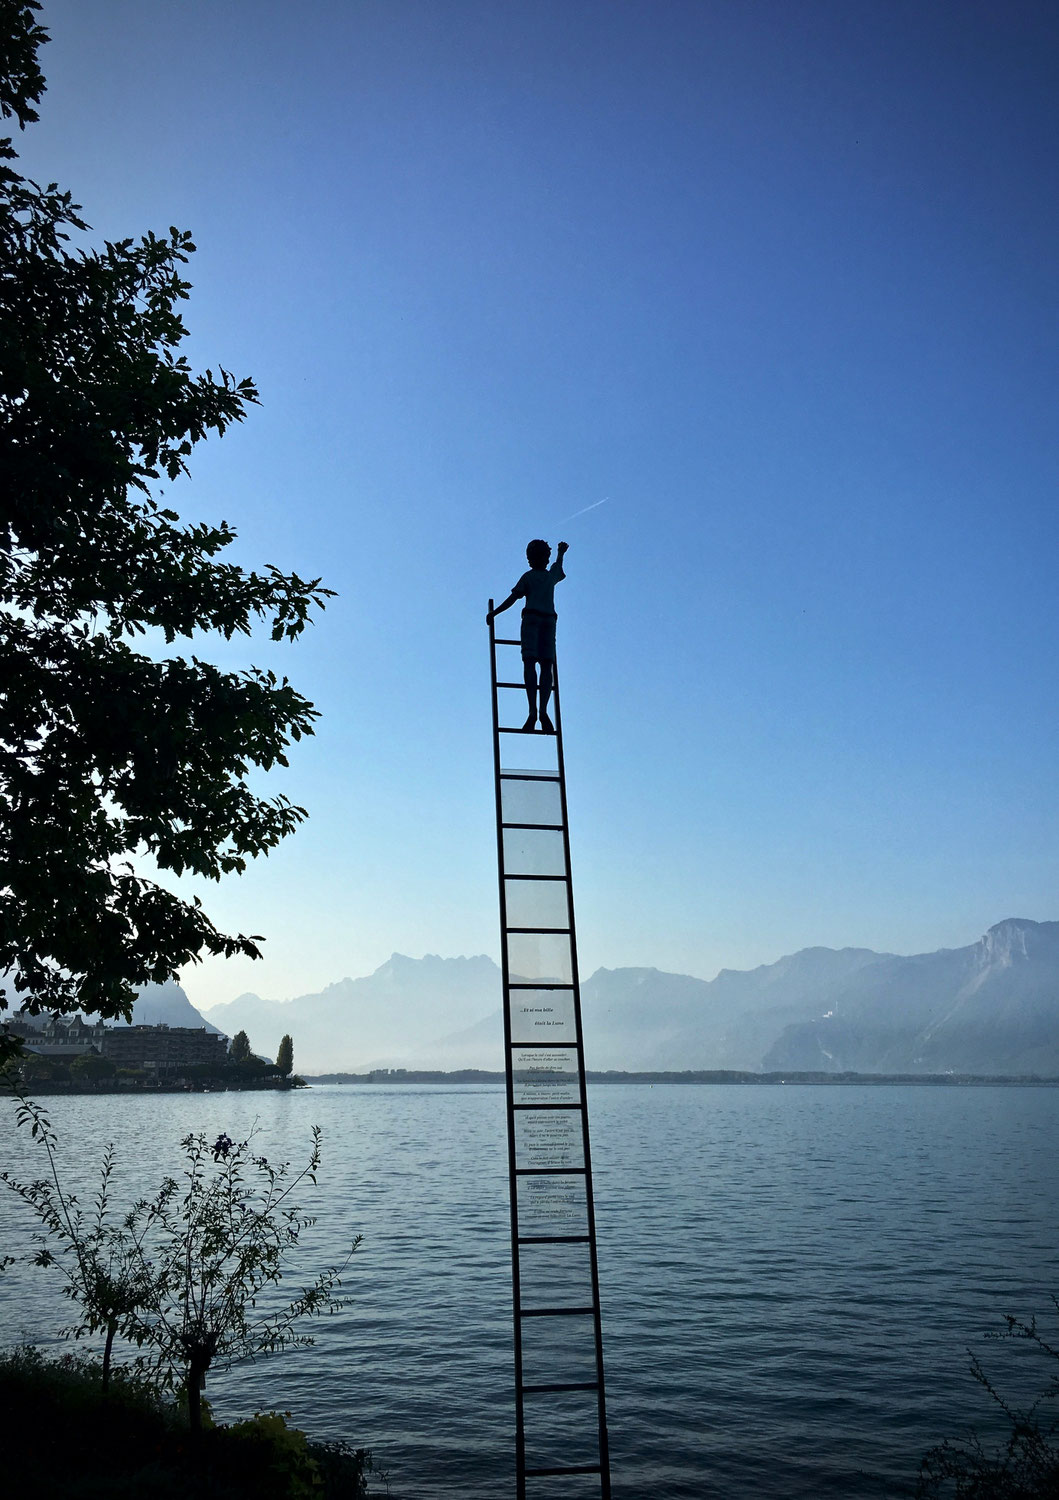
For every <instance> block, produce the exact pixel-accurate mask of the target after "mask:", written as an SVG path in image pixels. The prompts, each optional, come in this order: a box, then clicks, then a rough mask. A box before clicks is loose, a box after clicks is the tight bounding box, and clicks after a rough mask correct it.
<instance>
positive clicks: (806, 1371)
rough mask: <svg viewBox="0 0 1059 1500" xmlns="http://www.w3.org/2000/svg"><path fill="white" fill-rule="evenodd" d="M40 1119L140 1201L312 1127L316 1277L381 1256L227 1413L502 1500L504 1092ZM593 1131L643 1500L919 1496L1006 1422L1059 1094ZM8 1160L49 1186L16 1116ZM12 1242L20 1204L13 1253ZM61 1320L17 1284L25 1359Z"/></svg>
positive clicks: (223, 1382)
mask: <svg viewBox="0 0 1059 1500" xmlns="http://www.w3.org/2000/svg"><path fill="white" fill-rule="evenodd" d="M45 1102H46V1103H47V1104H48V1106H50V1112H51V1116H52V1119H53V1122H54V1123H55V1125H56V1126H57V1128H58V1129H59V1131H60V1136H61V1140H62V1143H63V1148H64V1160H65V1163H66V1167H67V1170H68V1171H69V1173H70V1176H71V1178H73V1177H79V1179H80V1181H81V1182H82V1183H84V1184H87V1183H89V1182H90V1180H91V1174H90V1171H89V1167H90V1166H91V1164H92V1163H93V1162H94V1161H95V1160H96V1159H97V1158H98V1155H99V1153H100V1151H101V1149H102V1147H103V1145H104V1144H105V1143H106V1142H107V1141H108V1140H111V1139H113V1140H114V1141H115V1143H116V1144H117V1146H118V1157H119V1162H120V1168H121V1175H120V1182H119V1187H118V1190H117V1193H116V1199H117V1200H119V1201H124V1200H125V1198H126V1197H127V1198H128V1199H129V1200H131V1199H132V1198H134V1197H135V1196H136V1195H137V1194H138V1193H140V1192H143V1191H145V1190H149V1189H150V1188H151V1187H153V1186H154V1185H155V1184H156V1183H157V1181H158V1180H159V1179H160V1178H161V1177H162V1176H163V1175H164V1173H165V1172H167V1171H172V1170H173V1169H174V1167H175V1165H176V1163H177V1155H178V1153H177V1151H176V1144H177V1142H178V1140H179V1138H180V1136H181V1135H182V1134H184V1133H186V1132H187V1131H188V1130H198V1129H202V1130H204V1131H206V1132H208V1133H211V1134H217V1133H219V1132H220V1131H222V1130H226V1131H227V1132H228V1133H229V1134H230V1135H232V1136H235V1137H240V1136H241V1135H243V1134H245V1132H246V1131H247V1130H248V1129H249V1127H250V1125H251V1124H252V1122H253V1121H254V1119H255V1118H256V1119H257V1121H258V1124H259V1127H260V1130H261V1149H262V1150H263V1151H265V1152H266V1153H267V1154H269V1155H274V1154H278V1153H279V1152H282V1153H283V1154H284V1155H287V1156H291V1157H298V1156H301V1155H304V1148H305V1145H306V1142H307V1140H308V1136H309V1128H310V1126H311V1125H312V1124H320V1125H321V1126H322V1127H323V1129H324V1132H325V1161H324V1168H323V1172H322V1175H321V1187H320V1190H319V1192H318V1193H317V1194H316V1195H314V1196H313V1197H312V1198H311V1201H313V1202H314V1203H315V1204H316V1205H317V1206H318V1207H319V1222H318V1225H317V1227H316V1229H315V1231H313V1232H312V1234H311V1235H310V1236H307V1238H306V1239H305V1241H304V1242H303V1250H304V1251H305V1257H304V1262H303V1267H304V1269H305V1271H306V1272H310V1271H311V1270H312V1269H313V1268H314V1267H316V1266H319V1265H322V1264H326V1263H327V1261H328V1259H329V1258H334V1257H335V1256H337V1255H338V1254H339V1253H340V1247H341V1245H342V1243H343V1242H344V1241H345V1240H346V1239H348V1237H349V1236H350V1235H351V1234H353V1233H355V1232H360V1233H362V1234H363V1235H364V1244H363V1246H362V1247H361V1249H360V1250H359V1251H358V1252H357V1254H356V1256H355V1257H354V1261H353V1263H352V1266H351V1268H350V1272H349V1276H348V1280H347V1290H348V1291H349V1292H351V1293H352V1296H353V1304H352V1306H351V1307H349V1308H348V1309H346V1310H345V1311H344V1312H342V1313H341V1314H339V1315H338V1316H337V1317H335V1318H332V1319H330V1320H328V1321H326V1322H323V1323H321V1324H319V1325H317V1328H316V1333H317V1339H318V1342H317V1344H316V1345H315V1347H314V1348H312V1349H308V1350H298V1351H292V1352H289V1353H285V1354H281V1355H279V1356H277V1357H276V1358H275V1359H273V1360H267V1361H264V1362H262V1363H260V1364H257V1365H251V1366H244V1367H242V1368H240V1369H238V1370H235V1371H232V1372H231V1373H229V1374H227V1375H217V1376H216V1377H215V1378H212V1379H211V1383H210V1388H209V1392H208V1394H209V1396H210V1399H211V1400H212V1401H213V1402H214V1405H215V1406H216V1408H217V1410H218V1413H219V1414H220V1415H221V1416H224V1417H234V1416H238V1415H243V1414H247V1413H249V1412H250V1411H253V1410H255V1409H258V1408H262V1407H276V1408H281V1409H285V1410H289V1411H290V1412H292V1413H293V1415H294V1418H295V1419H296V1420H297V1422H298V1423H299V1424H301V1425H303V1426H305V1427H306V1428H307V1429H309V1430H310V1431H311V1432H313V1433H314V1434H319V1435H325V1434H326V1435H335V1436H342V1437H346V1438H348V1439H350V1440H352V1441H353V1442H355V1443H358V1444H364V1445H367V1446H370V1447H372V1448H373V1449H374V1450H375V1453H376V1459H377V1461H378V1462H379V1463H380V1464H381V1466H382V1467H383V1468H384V1469H385V1470H386V1471H387V1473H388V1476H389V1485H390V1493H391V1495H392V1496H393V1497H395V1500H433V1497H450V1496H451V1497H457V1496H471V1495H473V1496H475V1497H481V1500H501V1497H504V1500H507V1497H508V1496H510V1495H512V1494H513V1492H514V1490H513V1482H512V1457H511V1451H512V1436H511V1434H512V1424H513V1406H512V1401H511V1397H510V1385H511V1356H510V1311H509V1309H510V1283H509V1274H510V1273H509V1261H508V1255H509V1247H508V1239H507V1235H508V1219H507V1182H506V1148H505V1136H504V1110H503V1095H502V1092H501V1090H499V1089H494V1088H487V1089H460V1088H429V1089H427V1088H423V1089H419V1088H411V1087H403V1088H392V1089H387V1088H383V1087H379V1086H368V1087H353V1088H345V1089H343V1088H339V1087H333V1088H315V1089H312V1090H311V1091H306V1092H304V1093H297V1094H284V1095H279V1096H270V1095H260V1094H259V1095H253V1094H231V1095H216V1094H214V1095H191V1096H179V1095H167V1096H163V1097H161V1098H156V1099H149V1098H143V1097H140V1098H121V1097H116V1096H109V1097H108V1096H97V1097H81V1098H69V1099H61V1098H55V1099H48V1100H47V1101H45ZM590 1108H591V1116H592V1133H593V1149H594V1156H595V1169H596V1200H597V1219H598V1230H599V1260H600V1272H601V1279H602V1294H603V1312H604V1334H605V1339H606V1355H607V1384H608V1396H609V1404H610V1427H611V1448H612V1463H613V1469H614V1477H615V1494H616V1496H619V1497H624V1500H633V1497H634V1496H635V1497H640V1496H664V1497H685V1496H686V1497H700V1496H717V1497H722V1496H723V1497H725V1500H743V1497H747V1500H749V1497H751V1496H754V1497H759V1496H761V1497H766V1500H773V1497H774V1500H781V1497H782V1500H797V1497H805V1500H810V1497H813V1500H819V1497H823V1496H850V1497H853V1496H884V1495H886V1496H890V1495H894V1496H897V1495H902V1494H907V1493H909V1492H910V1486H911V1481H912V1479H913V1477H914V1474H915V1470H916V1467H917V1464H918V1460H919V1457H920V1455H921V1453H922V1452H923V1450H924V1449H925V1448H926V1447H928V1446H929V1445H930V1444H931V1443H932V1442H934V1441H937V1440H938V1439H940V1438H941V1437H943V1436H945V1435H955V1434H957V1433H958V1432H959V1431H960V1430H961V1429H962V1428H963V1427H965V1426H966V1425H968V1424H969V1423H971V1422H974V1423H981V1421H982V1420H983V1419H984V1417H985V1406H984V1401H983V1398H982V1396H981V1393H980V1392H979V1391H978V1388H977V1387H976V1386H975V1385H974V1384H973V1382H972V1381H971V1380H970V1378H969V1377H968V1375H967V1374H966V1368H967V1356H966V1353H965V1349H966V1346H967V1345H969V1344H974V1345H975V1346H976V1347H978V1348H979V1349H980V1350H981V1348H982V1346H981V1343H980V1340H981V1337H982V1335H983V1334H984V1333H985V1332H986V1331H987V1330H990V1329H993V1328H995V1327H996V1326H997V1325H998V1323H999V1322H1000V1321H1001V1318H1002V1314H1003V1313H1005V1312H1014V1313H1018V1314H1030V1313H1033V1312H1037V1313H1047V1311H1048V1306H1049V1302H1048V1299H1049V1295H1050V1293H1051V1292H1053V1291H1059V1267H1057V1258H1059V1257H1057V1249H1056V1246H1057V1235H1056V1216H1057V1208H1059V1167H1057V1153H1056V1142H1057V1139H1059V1130H1057V1126H1059V1090H1053V1089H1045V1088H1040V1089H993V1088H976V1089H955V1088H952V1089H933V1088H900V1087H888V1086H887V1087H870V1088H856V1087H842V1088H827V1087H811V1086H799V1087H786V1088H784V1087H774V1088H766V1087H743V1088H740V1087H689V1086H668V1087H654V1088H651V1087H646V1086H606V1087H597V1088H595V1089H594V1090H591V1091H590ZM0 1133H2V1137H3V1140H2V1154H3V1157H4V1159H5V1161H9V1162H10V1161H13V1162H14V1164H15V1166H16V1169H17V1170H20V1171H22V1172H26V1171H27V1170H30V1169H31V1163H32V1162H33V1160H34V1158H33V1156H32V1154H31V1153H30V1147H29V1142H28V1140H26V1139H25V1138H24V1136H23V1135H22V1134H21V1133H19V1134H16V1132H15V1130H14V1127H13V1111H12V1109H11V1108H10V1107H7V1106H5V1107H4V1108H3V1110H2V1111H0ZM307 1201H308V1200H307ZM22 1225H23V1220H22V1216H21V1208H20V1205H19V1204H18V1203H17V1202H16V1201H15V1200H14V1199H0V1226H2V1228H3V1239H4V1244H5V1246H10V1245H11V1244H12V1242H15V1243H16V1244H17V1243H18V1242H20V1241H24V1238H25V1236H24V1232H23V1231H22V1230H21V1226H22ZM66 1308H67V1304H66V1303H65V1302H64V1300H63V1299H61V1298H60V1297H59V1296H58V1295H57V1289H56V1287H55V1285H54V1283H52V1282H51V1281H50V1279H49V1276H48V1274H47V1273H46V1272H43V1271H36V1270H25V1271H21V1270H20V1271H15V1272H8V1273H7V1275H6V1276H5V1277H3V1278H2V1279H0V1315H2V1318H3V1335H4V1341H5V1342H14V1341H15V1340H17V1339H18V1338H19V1337H20V1336H23V1335H24V1336H26V1337H28V1338H30V1339H33V1340H36V1341H41V1342H43V1341H47V1340H48V1339H49V1338H50V1337H51V1336H52V1335H53V1334H54V1332H55V1329H56V1328H57V1327H58V1326H59V1324H60V1323H61V1322H62V1320H63V1318H64V1317H65V1316H66ZM1006 1352H1008V1348H1007V1346H1000V1347H992V1346H989V1345H986V1346H985V1348H984V1353H985V1354H986V1357H987V1359H988V1360H989V1361H991V1362H994V1363H996V1364H997V1366H998V1367H1003V1365H1004V1358H1003V1357H1004V1355H1005V1353H1006Z"/></svg>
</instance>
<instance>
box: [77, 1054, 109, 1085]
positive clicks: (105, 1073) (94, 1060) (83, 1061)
mask: <svg viewBox="0 0 1059 1500" xmlns="http://www.w3.org/2000/svg"><path fill="white" fill-rule="evenodd" d="M117 1072H118V1066H117V1063H114V1062H112V1061H111V1060H110V1058H109V1057H100V1055H99V1053H98V1052H85V1053H83V1054H82V1055H81V1056H80V1057H75V1058H74V1060H73V1062H72V1063H71V1064H70V1073H71V1075H72V1077H73V1078H74V1079H75V1080H80V1079H88V1080H91V1081H92V1082H102V1081H103V1080H104V1079H111V1078H115V1077H116V1076H117Z"/></svg>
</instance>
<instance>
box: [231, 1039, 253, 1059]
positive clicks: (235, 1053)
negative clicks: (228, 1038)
mask: <svg viewBox="0 0 1059 1500" xmlns="http://www.w3.org/2000/svg"><path fill="white" fill-rule="evenodd" d="M228 1055H229V1057H230V1058H231V1059H232V1062H236V1063H243V1062H249V1061H250V1058H251V1056H252V1055H253V1054H252V1053H251V1051H250V1038H249V1037H248V1036H247V1034H246V1032H245V1031H237V1032H236V1033H235V1035H234V1036H233V1037H232V1045H231V1046H230V1047H229V1049H228Z"/></svg>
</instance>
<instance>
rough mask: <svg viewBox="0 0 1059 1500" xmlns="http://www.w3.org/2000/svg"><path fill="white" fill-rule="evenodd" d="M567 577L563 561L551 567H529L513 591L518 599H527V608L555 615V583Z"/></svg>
mask: <svg viewBox="0 0 1059 1500" xmlns="http://www.w3.org/2000/svg"><path fill="white" fill-rule="evenodd" d="M565 577H566V574H565V573H564V572H563V565H562V563H561V562H553V563H552V565H551V567H550V568H529V569H527V571H526V572H525V573H523V575H522V577H521V578H520V579H519V581H518V583H516V584H515V587H514V588H513V589H512V590H511V592H512V593H513V594H514V596H515V598H516V599H525V601H526V608H527V609H535V610H537V611H538V612H539V613H540V614H542V615H554V613H555V585H556V584H557V583H558V582H559V580H560V578H565Z"/></svg>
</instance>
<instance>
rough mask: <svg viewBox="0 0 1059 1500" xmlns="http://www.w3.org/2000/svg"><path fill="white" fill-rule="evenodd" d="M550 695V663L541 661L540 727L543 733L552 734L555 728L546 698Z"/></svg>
mask: <svg viewBox="0 0 1059 1500" xmlns="http://www.w3.org/2000/svg"><path fill="white" fill-rule="evenodd" d="M551 695H552V664H551V662H550V661H542V662H541V693H540V701H541V706H540V721H541V728H542V729H543V730H544V733H545V734H554V733H555V728H554V726H553V724H552V721H551V719H549V717H548V699H549V698H550V697H551Z"/></svg>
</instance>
